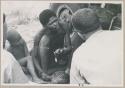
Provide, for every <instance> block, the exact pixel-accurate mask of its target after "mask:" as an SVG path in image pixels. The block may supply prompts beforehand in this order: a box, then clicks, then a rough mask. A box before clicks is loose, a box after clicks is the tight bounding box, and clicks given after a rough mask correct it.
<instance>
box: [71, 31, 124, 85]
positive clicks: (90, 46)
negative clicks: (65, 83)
mask: <svg viewBox="0 0 125 88" xmlns="http://www.w3.org/2000/svg"><path fill="white" fill-rule="evenodd" d="M122 40H123V35H122V31H121V30H115V31H97V32H96V33H95V34H93V35H92V36H91V37H90V38H89V39H88V40H87V41H86V43H84V44H82V45H81V46H80V47H79V48H78V49H77V50H76V52H75V53H74V57H73V61H72V62H73V63H72V71H71V83H81V82H82V83H84V80H83V79H82V76H85V77H86V78H87V80H88V81H89V82H90V84H91V85H121V83H122V82H121V80H122V60H123V59H122V58H123V41H122ZM72 72H74V73H75V76H74V74H72ZM79 72H80V74H79V76H78V75H77V76H76V74H77V73H79ZM90 72H91V74H90ZM72 77H75V78H76V79H77V82H76V81H74V80H73V79H72Z"/></svg>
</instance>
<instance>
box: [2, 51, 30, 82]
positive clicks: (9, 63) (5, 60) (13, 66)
mask: <svg viewBox="0 0 125 88" xmlns="http://www.w3.org/2000/svg"><path fill="white" fill-rule="evenodd" d="M28 82H29V79H28V78H27V76H26V75H25V74H24V72H23V70H22V68H21V66H20V65H19V63H18V62H17V61H16V59H15V58H14V56H13V55H12V54H11V53H9V52H7V51H6V50H3V51H2V58H1V83H28Z"/></svg>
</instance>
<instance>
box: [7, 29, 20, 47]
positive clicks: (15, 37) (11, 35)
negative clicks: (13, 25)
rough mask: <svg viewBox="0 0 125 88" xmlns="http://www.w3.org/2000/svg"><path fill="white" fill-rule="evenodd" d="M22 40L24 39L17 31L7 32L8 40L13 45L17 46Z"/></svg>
mask: <svg viewBox="0 0 125 88" xmlns="http://www.w3.org/2000/svg"><path fill="white" fill-rule="evenodd" d="M20 39H22V38H21V36H20V34H19V33H18V32H17V31H16V30H9V31H8V32H7V40H8V41H9V42H10V44H11V45H13V44H16V43H17V42H18V41H19V40H20Z"/></svg>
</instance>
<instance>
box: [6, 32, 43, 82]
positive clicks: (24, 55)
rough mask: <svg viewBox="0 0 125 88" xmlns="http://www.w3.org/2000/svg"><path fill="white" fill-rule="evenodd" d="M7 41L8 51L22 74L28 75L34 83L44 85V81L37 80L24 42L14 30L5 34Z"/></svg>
mask: <svg viewBox="0 0 125 88" xmlns="http://www.w3.org/2000/svg"><path fill="white" fill-rule="evenodd" d="M7 40H8V41H9V43H10V47H9V49H8V51H9V52H11V53H12V54H13V56H14V57H15V58H16V60H17V61H18V62H19V63H20V65H21V67H22V69H23V71H24V73H25V74H28V73H30V75H31V76H32V80H33V81H34V82H36V83H44V81H42V80H41V79H39V78H38V77H37V75H36V73H35V70H34V66H33V62H32V58H31V56H30V55H29V53H28V48H27V46H26V42H25V41H24V39H23V38H22V37H21V36H20V34H19V33H18V32H17V31H16V30H9V31H8V33H7Z"/></svg>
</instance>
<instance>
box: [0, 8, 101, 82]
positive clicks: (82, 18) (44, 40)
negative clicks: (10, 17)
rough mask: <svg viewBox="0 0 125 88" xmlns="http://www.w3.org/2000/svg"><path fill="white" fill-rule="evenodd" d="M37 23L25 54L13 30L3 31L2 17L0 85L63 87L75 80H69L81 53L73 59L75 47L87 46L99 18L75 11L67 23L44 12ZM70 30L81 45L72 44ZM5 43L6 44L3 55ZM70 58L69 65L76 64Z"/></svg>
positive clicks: (51, 12) (5, 26) (50, 11)
mask: <svg viewBox="0 0 125 88" xmlns="http://www.w3.org/2000/svg"><path fill="white" fill-rule="evenodd" d="M39 21H40V23H41V24H42V26H43V28H42V29H41V30H40V31H39V32H38V34H36V36H35V38H34V45H33V48H32V50H31V51H28V48H27V45H26V42H25V41H24V39H23V38H22V37H21V35H20V34H19V33H18V32H17V31H16V30H13V29H12V30H7V25H6V17H5V14H4V15H3V51H4V52H3V53H4V54H3V57H2V63H3V65H2V69H1V70H2V82H3V83H28V82H34V83H41V84H48V83H50V84H51V83H52V84H66V83H75V82H74V81H73V80H75V81H76V80H78V79H75V78H73V75H75V72H76V71H75V70H74V69H75V67H74V66H75V65H74V63H75V62H77V59H78V60H79V58H82V57H83V56H84V54H85V53H83V55H82V54H81V55H74V52H75V50H76V52H77V53H80V52H78V50H81V49H80V47H79V46H80V45H81V44H82V43H83V42H87V41H88V42H89V38H91V35H93V34H94V33H96V32H98V31H100V30H101V25H100V21H99V17H98V16H97V14H96V13H95V12H94V11H93V10H92V9H89V8H84V9H79V10H78V11H76V12H75V13H74V14H73V15H72V17H71V18H70V19H67V18H64V20H60V19H59V18H58V17H57V16H56V13H54V12H53V11H52V10H50V9H46V10H44V11H42V12H41V13H40V15H39ZM73 29H75V31H74V34H75V33H77V36H79V37H80V38H81V40H82V42H80V43H78V42H76V41H77V40H75V37H76V36H73V39H72V38H71V36H70V35H71V33H72V32H73ZM6 40H8V41H9V43H10V47H9V48H8V49H7V51H6V50H5V41H6ZM75 44H76V45H77V47H75ZM81 46H83V47H84V45H81ZM85 46H86V45H85ZM78 47H79V48H78ZM95 47H96V46H95ZM77 48H78V50H77ZM82 50H83V49H82ZM8 51H9V52H8ZM76 52H75V54H76ZM82 52H83V51H82ZM10 53H11V54H10ZM72 57H73V61H74V60H76V61H75V62H73V63H72ZM83 59H84V58H83ZM83 62H84V60H83ZM80 63H82V62H80ZM80 65H81V64H80ZM78 67H79V66H78ZM73 73H74V74H73ZM76 76H77V74H76ZM76 76H74V77H76ZM76 78H77V77H76ZM82 81H84V83H85V84H91V82H89V81H88V80H87V79H86V76H82ZM80 82H81V80H80Z"/></svg>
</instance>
